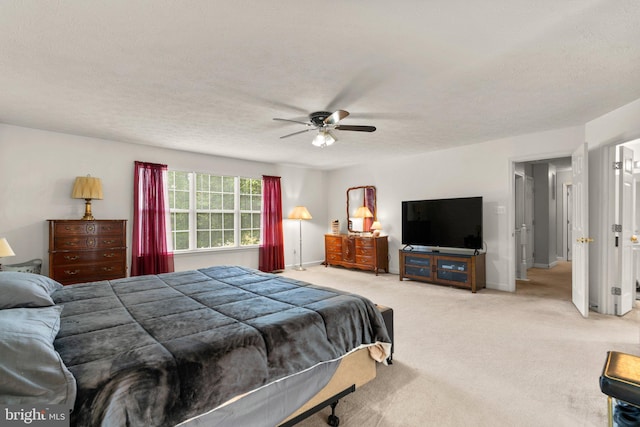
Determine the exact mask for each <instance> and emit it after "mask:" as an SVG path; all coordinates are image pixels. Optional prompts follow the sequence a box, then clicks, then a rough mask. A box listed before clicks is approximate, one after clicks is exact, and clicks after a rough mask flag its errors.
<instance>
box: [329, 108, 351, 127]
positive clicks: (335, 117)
mask: <svg viewBox="0 0 640 427" xmlns="http://www.w3.org/2000/svg"><path fill="white" fill-rule="evenodd" d="M348 115H349V112H348V111H344V110H338V111H336V112H335V113H333V114H331V115H330V116H329V117H327V118H326V119H324V124H325V125H335V124H336V123H338V122H339V121H340V120H342V119H344V118H345V117H347V116H348Z"/></svg>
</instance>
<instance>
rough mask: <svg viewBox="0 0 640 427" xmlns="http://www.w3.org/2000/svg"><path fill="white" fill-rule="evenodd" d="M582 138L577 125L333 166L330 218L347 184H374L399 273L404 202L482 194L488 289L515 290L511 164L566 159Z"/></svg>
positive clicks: (339, 208)
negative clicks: (409, 154) (410, 155)
mask: <svg viewBox="0 0 640 427" xmlns="http://www.w3.org/2000/svg"><path fill="white" fill-rule="evenodd" d="M583 142H584V129H583V127H581V126H577V127H571V128H565V129H559V130H554V131H548V132H540V133H535V134H529V135H523V136H519V137H513V138H505V139H501V140H495V141H489V142H485V143H482V144H474V145H470V146H466V147H461V148H453V149H450V150H442V151H436V152H430V153H425V154H422V155H418V156H412V157H409V158H398V159H389V160H386V161H379V162H368V163H366V164H363V165H361V166H357V167H349V168H343V169H339V170H335V171H332V173H331V174H330V175H329V186H328V189H329V196H328V202H329V218H339V219H341V221H344V219H345V218H344V217H345V215H346V214H345V211H344V210H345V207H344V205H345V200H346V190H347V188H349V187H353V186H358V185H374V186H376V189H377V202H378V206H377V207H378V219H379V220H380V222H381V223H382V226H383V233H385V234H388V235H389V264H390V270H391V271H392V272H394V273H397V272H398V269H399V260H398V250H399V249H400V248H401V247H402V244H401V239H402V224H401V202H402V201H403V200H416V199H431V198H445V197H463V196H482V197H483V198H484V199H483V201H484V209H483V221H484V240H485V242H486V247H487V287H489V288H493V289H500V290H508V291H512V290H514V286H515V282H514V279H513V277H515V276H514V274H515V273H514V271H513V268H514V256H515V253H514V251H515V248H514V242H513V239H514V237H513V223H514V216H513V215H514V212H513V211H514V207H513V170H512V162H514V161H529V160H536V159H547V158H554V157H564V156H567V155H568V154H570V153H571V152H572V151H573V150H574V149H575V148H576V147H577V146H578V145H580V144H582V143H583Z"/></svg>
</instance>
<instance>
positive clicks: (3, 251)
mask: <svg viewBox="0 0 640 427" xmlns="http://www.w3.org/2000/svg"><path fill="white" fill-rule="evenodd" d="M6 256H15V253H13V249H11V246H9V242H7V239H6V238H4V237H2V238H0V258H1V257H6Z"/></svg>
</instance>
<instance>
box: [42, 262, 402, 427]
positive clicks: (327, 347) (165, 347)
mask: <svg viewBox="0 0 640 427" xmlns="http://www.w3.org/2000/svg"><path fill="white" fill-rule="evenodd" d="M53 298H54V300H55V301H56V303H57V304H64V311H63V313H62V320H61V327H60V332H59V334H58V336H57V338H56V340H55V342H54V345H55V348H56V350H57V351H58V352H59V353H60V355H61V357H62V359H63V360H64V362H65V364H66V365H67V367H68V368H69V370H70V371H71V372H72V373H73V375H74V376H75V378H76V381H77V385H78V397H77V399H76V404H75V408H74V411H73V413H72V417H71V420H72V424H74V425H78V426H89V425H109V426H124V425H132V426H137V425H145V426H151V425H158V426H160V425H162V426H165V425H174V424H176V423H178V422H180V421H183V420H185V419H188V418H190V417H192V416H194V415H197V414H200V413H202V412H204V411H207V410H210V409H213V408H215V407H217V406H218V405H220V404H222V403H224V402H225V401H227V400H228V399H230V398H232V397H234V396H237V395H239V394H241V393H245V392H248V391H251V390H254V389H256V388H257V387H260V386H262V385H264V384H267V383H269V382H272V381H274V380H276V379H279V378H283V377H285V376H288V375H291V374H293V373H295V372H299V371H301V370H303V369H306V368H309V367H311V366H313V365H315V364H317V363H319V362H322V361H327V360H331V359H335V358H337V357H340V356H342V355H344V354H345V353H347V352H349V351H350V350H353V349H355V348H357V347H358V346H360V345H361V344H370V343H374V342H376V341H379V342H390V340H389V337H388V335H387V331H386V329H385V327H384V321H383V320H382V316H381V315H380V313H379V312H378V310H377V309H376V308H375V306H374V305H373V304H372V303H371V302H370V301H368V300H367V299H365V298H363V297H360V296H357V295H353V294H346V293H343V292H340V291H336V290H332V289H327V288H322V287H318V286H313V285H310V284H308V283H303V282H299V281H295V280H291V279H287V278H284V277H280V276H277V275H274V274H268V273H262V272H259V271H257V270H253V269H249V268H244V267H236V266H233V267H232V266H219V267H211V268H205V269H200V270H197V271H187V272H178V273H170V274H162V275H157V276H156V275H152V276H140V277H130V278H126V279H120V280H112V281H108V282H107V281H104V282H95V283H90V284H78V285H71V286H66V287H65V288H63V289H61V290H59V291H56V293H54V295H53Z"/></svg>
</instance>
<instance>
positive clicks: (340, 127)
mask: <svg viewBox="0 0 640 427" xmlns="http://www.w3.org/2000/svg"><path fill="white" fill-rule="evenodd" d="M334 129H336V130H354V131H357V132H374V131H375V130H376V127H375V126H357V125H337V126H336V127H334Z"/></svg>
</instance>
